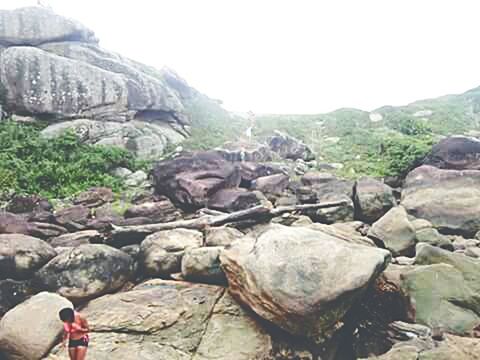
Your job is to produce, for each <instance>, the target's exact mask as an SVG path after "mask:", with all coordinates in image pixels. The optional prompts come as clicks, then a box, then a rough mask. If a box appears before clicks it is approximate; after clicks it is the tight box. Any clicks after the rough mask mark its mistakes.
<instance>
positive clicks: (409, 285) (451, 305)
mask: <svg viewBox="0 0 480 360" xmlns="http://www.w3.org/2000/svg"><path fill="white" fill-rule="evenodd" d="M402 278H403V281H402V290H403V292H404V293H405V294H406V295H407V297H408V298H409V299H410V302H411V304H412V307H413V309H414V313H415V321H416V322H418V323H420V324H423V325H427V326H429V327H432V328H438V329H443V330H445V331H448V332H451V333H455V334H459V335H468V334H470V333H472V331H473V329H474V328H475V327H476V326H478V325H479V324H480V316H479V315H478V314H479V310H480V309H479V301H478V299H479V297H478V296H479V295H478V293H477V294H475V293H474V292H473V291H472V289H471V288H470V287H469V286H468V284H467V282H466V281H465V278H464V277H463V275H462V273H461V272H460V271H459V270H457V269H455V268H454V267H453V266H451V265H447V264H435V265H428V266H421V267H418V268H414V269H413V270H411V271H408V272H406V273H404V274H403V275H402Z"/></svg>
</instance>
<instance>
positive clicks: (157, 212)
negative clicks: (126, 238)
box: [125, 198, 181, 223]
mask: <svg viewBox="0 0 480 360" xmlns="http://www.w3.org/2000/svg"><path fill="white" fill-rule="evenodd" d="M180 215H181V214H180V213H179V211H178V210H177V208H176V207H175V206H174V205H173V204H172V202H171V201H170V200H168V199H167V198H164V199H161V200H159V201H155V202H145V203H142V204H139V205H133V206H131V207H129V208H128V209H127V210H126V211H125V218H127V219H128V218H138V217H143V218H149V219H151V220H152V221H154V222H157V223H159V222H169V221H174V220H177V219H178V218H180Z"/></svg>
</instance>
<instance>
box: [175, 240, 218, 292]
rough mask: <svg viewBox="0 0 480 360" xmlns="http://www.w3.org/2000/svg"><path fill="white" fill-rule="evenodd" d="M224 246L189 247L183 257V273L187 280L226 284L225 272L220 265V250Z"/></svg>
mask: <svg viewBox="0 0 480 360" xmlns="http://www.w3.org/2000/svg"><path fill="white" fill-rule="evenodd" d="M222 250H223V247H220V246H217V247H212V246H210V247H202V248H193V249H187V250H186V251H185V255H184V256H183V258H182V275H183V278H184V279H185V280H187V281H192V282H201V283H207V284H219V285H224V284H226V283H227V279H226V278H225V274H224V273H223V270H222V269H221V267H220V258H219V256H220V252H221V251H222Z"/></svg>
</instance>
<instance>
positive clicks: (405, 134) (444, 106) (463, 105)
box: [185, 88, 480, 178]
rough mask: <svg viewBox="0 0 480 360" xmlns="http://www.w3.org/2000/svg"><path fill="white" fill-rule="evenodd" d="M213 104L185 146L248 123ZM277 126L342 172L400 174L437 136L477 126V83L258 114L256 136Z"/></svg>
mask: <svg viewBox="0 0 480 360" xmlns="http://www.w3.org/2000/svg"><path fill="white" fill-rule="evenodd" d="M202 107H203V103H197V104H196V109H195V111H197V112H198V113H200V112H201V110H200V109H202ZM213 107H214V108H216V109H217V110H216V112H212V113H210V111H212V107H210V108H203V111H206V113H208V114H209V115H211V116H209V117H208V118H209V119H208V120H207V121H205V122H204V121H203V120H202V121H201V122H199V123H195V122H194V125H193V126H194V129H193V131H192V135H193V136H192V137H191V138H190V139H188V140H187V142H186V143H185V144H186V146H185V147H186V148H187V149H207V148H211V147H214V146H219V145H221V144H223V143H224V142H226V141H232V140H236V139H238V136H239V134H243V133H244V131H245V129H246V128H247V127H248V126H249V123H248V121H246V120H238V119H232V118H231V117H230V118H229V117H228V114H227V115H226V114H223V113H219V110H218V105H217V104H215V106H213ZM372 114H375V115H374V116H373V117H372V118H370V117H371V115H372ZM203 117H205V115H204V116H201V117H199V118H200V119H201V118H203ZM275 130H280V131H283V132H286V133H288V134H290V135H291V136H294V137H296V138H298V139H301V140H302V141H304V142H305V143H306V144H307V145H308V146H310V147H311V148H312V150H313V151H314V152H315V154H316V155H317V159H318V160H319V162H320V163H322V162H325V163H340V164H343V166H344V167H343V168H342V169H340V170H338V171H337V172H338V174H339V175H341V176H346V177H350V178H358V177H361V176H365V175H368V176H375V177H385V176H396V175H403V174H404V173H405V172H407V171H408V170H409V169H410V168H411V166H413V165H414V164H415V163H416V162H418V161H419V160H421V159H422V158H423V157H424V156H425V155H426V154H427V153H428V151H429V150H430V149H431V146H432V145H433V143H435V142H436V141H438V139H439V138H440V137H441V136H445V135H453V134H466V133H468V132H469V131H479V130H480V88H477V89H473V90H470V91H468V92H466V93H464V94H461V95H449V96H444V97H440V98H437V99H430V100H422V101H418V102H415V103H412V104H410V105H407V106H402V107H392V106H386V107H383V108H380V109H377V110H375V111H373V112H372V113H369V112H366V111H362V110H358V109H348V108H345V109H339V110H336V111H334V112H331V113H328V114H315V115H262V116H259V117H257V121H256V126H255V128H254V136H255V138H256V140H257V141H260V142H261V141H264V140H265V138H266V137H268V136H271V135H272V134H273V132H274V131H275Z"/></svg>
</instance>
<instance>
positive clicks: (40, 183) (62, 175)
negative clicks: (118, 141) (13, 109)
mask: <svg viewBox="0 0 480 360" xmlns="http://www.w3.org/2000/svg"><path fill="white" fill-rule="evenodd" d="M119 166H123V167H127V168H130V169H132V170H135V168H136V166H137V165H136V163H135V160H134V158H133V155H132V154H130V153H129V152H127V151H126V150H123V149H119V148H115V147H105V146H92V145H86V144H82V143H81V142H80V141H79V139H78V138H77V137H76V136H75V135H74V134H72V133H65V134H64V135H63V136H61V137H59V138H56V139H48V140H47V139H44V138H41V137H40V129H39V128H38V126H36V125H27V124H18V123H15V122H12V121H4V122H1V123H0V192H5V191H7V190H11V189H13V190H15V191H16V192H18V193H26V194H40V195H42V196H45V197H48V198H63V197H68V196H70V195H73V194H75V193H78V192H80V191H84V190H86V189H88V188H89V187H92V186H106V187H110V188H112V189H113V190H114V191H120V190H121V189H122V182H121V180H120V179H118V178H116V177H114V176H111V175H110V172H111V170H113V169H114V168H116V167H119Z"/></svg>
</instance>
